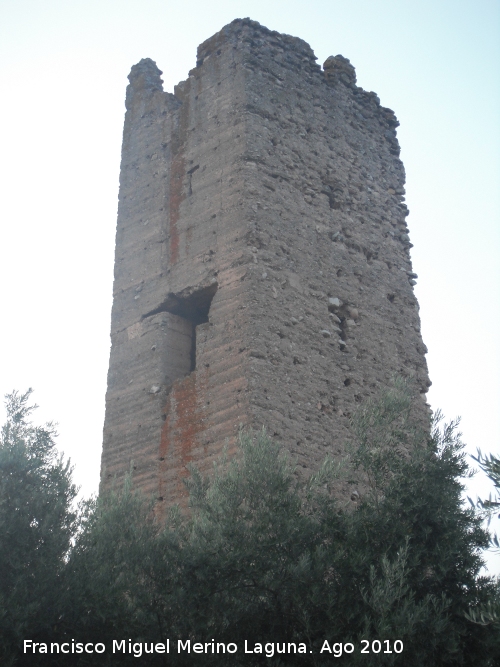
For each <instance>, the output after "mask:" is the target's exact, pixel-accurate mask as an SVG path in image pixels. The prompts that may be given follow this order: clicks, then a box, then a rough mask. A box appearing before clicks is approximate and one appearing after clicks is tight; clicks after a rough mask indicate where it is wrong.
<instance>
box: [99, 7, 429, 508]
mask: <svg viewBox="0 0 500 667" xmlns="http://www.w3.org/2000/svg"><path fill="white" fill-rule="evenodd" d="M160 76H161V72H160V70H159V69H158V68H157V67H156V65H155V63H153V61H151V60H149V59H145V60H142V61H141V62H140V63H139V64H137V65H135V66H134V67H133V68H132V71H131V73H130V76H129V80H130V85H129V87H128V89H127V99H126V109H127V110H126V116H125V127H124V139H123V149H122V166H121V177H120V196H119V211H118V226H117V236H116V259H115V282H114V299H113V312H112V330H111V340H112V347H111V357H110V367H109V375H108V392H107V396H106V420H105V426H104V444H103V456H102V485H103V486H104V487H106V486H108V485H109V484H110V483H111V481H112V480H114V479H115V478H117V479H118V480H120V479H121V478H122V477H123V475H124V474H126V473H127V472H128V471H129V469H130V467H131V466H132V467H133V475H134V481H135V484H137V485H138V486H139V487H140V488H142V489H144V491H145V492H146V493H152V494H155V496H156V497H157V498H158V499H159V502H160V503H164V504H165V505H167V504H169V503H172V502H175V501H182V499H183V498H184V497H185V489H184V485H183V482H182V479H183V478H184V477H185V476H186V475H187V474H188V471H187V465H188V464H189V463H190V462H194V463H196V464H197V465H198V466H200V467H201V468H202V469H204V470H207V469H208V468H209V467H211V464H212V462H213V460H214V459H215V458H216V457H217V456H218V455H219V454H220V452H221V450H222V448H223V446H224V444H225V443H226V442H228V443H229V445H230V446H231V445H232V444H233V443H234V441H235V437H236V434H237V432H238V429H239V428H240V426H241V425H243V426H247V427H252V428H260V427H262V426H265V427H266V428H267V430H268V432H269V434H270V435H272V436H273V437H274V438H277V439H278V440H279V441H280V442H282V443H283V445H284V446H285V447H286V448H287V449H288V450H289V451H290V452H291V453H292V454H293V455H294V457H295V458H296V460H297V462H298V465H299V469H305V470H306V471H311V470H314V469H315V468H317V467H318V466H319V464H320V463H321V461H322V460H323V459H324V457H325V456H326V455H327V454H332V455H339V454H341V453H342V449H343V446H344V444H345V442H346V441H347V440H348V439H349V423H350V417H351V415H352V413H353V412H354V411H355V409H356V408H357V406H359V405H360V404H361V403H362V402H363V401H364V400H366V399H367V398H369V397H370V396H374V395H377V394H379V393H380V391H381V389H383V388H384V387H386V386H388V385H389V384H390V382H391V378H392V377H393V376H394V375H402V376H405V377H411V378H413V381H414V386H415V388H416V392H417V393H420V394H421V396H422V398H423V399H424V400H420V399H418V401H416V403H415V406H414V410H415V414H416V416H417V418H419V419H421V420H422V421H423V422H425V421H426V420H427V419H428V406H426V404H425V392H426V391H427V388H428V386H429V385H430V382H429V379H428V374H427V366H426V362H425V356H424V355H425V352H426V348H425V346H424V344H423V342H422V338H421V334H420V322H419V316H418V304H417V301H416V298H415V295H414V292H413V285H414V284H415V278H416V275H415V274H414V273H413V271H412V266H411V260H410V255H409V250H410V247H411V244H410V241H409V237H408V228H407V226H406V217H407V215H408V210H407V207H406V205H405V204H404V181H405V175H404V168H403V165H402V163H401V161H400V160H399V145H398V142H397V139H396V129H395V128H396V127H397V126H398V121H397V120H396V117H395V116H394V113H393V112H392V111H391V110H390V109H386V108H384V107H382V106H381V105H380V102H379V99H378V97H377V96H376V95H375V93H368V92H365V91H364V90H362V89H361V88H359V87H357V86H356V76H355V71H354V68H353V67H352V65H351V64H350V63H349V61H348V60H347V59H346V58H343V57H342V56H336V57H330V58H328V59H327V61H326V62H325V63H324V66H323V68H321V67H320V66H319V65H318V64H317V63H316V58H315V56H314V53H313V52H312V50H311V48H310V47H309V45H308V44H306V43H305V42H304V41H302V40H300V39H298V38H295V37H290V36H288V35H281V34H278V33H276V32H272V31H269V30H267V29H266V28H264V27H263V26H261V25H259V24H258V23H256V22H254V21H250V20H249V19H244V20H236V21H234V22H233V23H231V24H230V25H228V26H226V27H225V28H224V29H223V30H221V32H219V33H217V34H216V35H214V36H213V37H212V38H211V39H209V40H207V41H206V42H204V43H203V44H202V45H201V46H200V47H199V49H198V59H197V66H196V68H195V69H193V70H192V71H191V72H190V73H189V77H188V79H187V80H186V81H184V82H182V83H181V84H179V85H178V86H177V87H176V89H175V91H174V95H171V94H169V93H165V92H163V89H162V82H161V78H160Z"/></svg>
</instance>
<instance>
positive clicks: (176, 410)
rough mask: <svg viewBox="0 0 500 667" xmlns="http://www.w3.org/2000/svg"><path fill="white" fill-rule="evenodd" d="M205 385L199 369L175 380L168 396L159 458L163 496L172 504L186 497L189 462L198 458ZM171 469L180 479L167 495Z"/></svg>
mask: <svg viewBox="0 0 500 667" xmlns="http://www.w3.org/2000/svg"><path fill="white" fill-rule="evenodd" d="M204 388H205V382H204V381H203V380H201V379H200V378H199V377H198V375H197V373H196V371H193V372H192V373H190V375H188V376H187V377H185V378H183V379H182V380H178V381H176V382H175V383H174V385H173V387H172V390H171V392H170V394H169V396H168V400H167V406H166V419H165V424H164V426H163V429H162V433H161V439H160V448H159V458H160V471H159V472H160V475H159V497H160V498H163V500H164V501H167V503H168V504H171V503H172V501H174V502H175V501H176V500H177V501H178V500H180V499H181V498H183V497H184V498H185V497H186V490H185V487H184V484H183V483H182V479H183V478H184V477H187V476H188V474H189V471H188V469H187V465H188V463H190V462H191V461H194V460H195V459H196V453H195V450H196V447H197V444H198V443H197V436H198V434H199V433H200V432H201V431H202V430H203V426H204V421H205V412H204V409H203V405H202V400H200V398H201V396H202V395H203V391H204ZM170 470H173V471H175V473H174V474H175V475H176V476H177V480H176V483H174V484H172V483H170V484H168V488H169V491H170V494H171V493H172V491H174V493H175V496H173V497H172V498H170V497H169V498H166V497H165V493H166V488H167V483H166V479H167V476H168V473H169V471H170Z"/></svg>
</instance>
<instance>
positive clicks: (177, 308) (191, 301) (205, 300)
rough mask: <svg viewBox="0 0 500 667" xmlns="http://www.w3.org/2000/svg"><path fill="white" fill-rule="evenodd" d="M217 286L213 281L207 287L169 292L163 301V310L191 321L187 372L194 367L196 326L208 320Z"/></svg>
mask: <svg viewBox="0 0 500 667" xmlns="http://www.w3.org/2000/svg"><path fill="white" fill-rule="evenodd" d="M217 287H218V285H217V283H213V284H212V285H208V286H207V287H200V288H199V289H195V290H193V291H191V292H190V293H188V294H182V295H181V294H169V296H168V298H167V300H166V302H165V306H164V310H166V311H167V312H168V313H172V314H173V315H177V316H178V317H182V318H183V319H185V320H187V321H188V322H190V323H191V327H192V335H191V342H190V344H191V349H190V350H189V355H190V359H191V364H190V369H189V372H192V371H194V370H195V369H196V327H197V326H198V325H199V324H205V323H206V322H208V313H209V311H210V306H211V305H212V299H213V298H214V295H215V293H216V292H217ZM186 352H187V350H186Z"/></svg>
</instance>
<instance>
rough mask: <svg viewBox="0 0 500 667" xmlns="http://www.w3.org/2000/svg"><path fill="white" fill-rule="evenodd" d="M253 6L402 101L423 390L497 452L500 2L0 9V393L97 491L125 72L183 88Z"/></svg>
mask: <svg viewBox="0 0 500 667" xmlns="http://www.w3.org/2000/svg"><path fill="white" fill-rule="evenodd" d="M245 16H249V17H250V18H252V19H254V20H256V21H259V22H260V23H262V24H263V25H265V26H267V27H268V28H270V29H273V30H278V31H279V32H285V33H288V34H291V35H295V36H298V37H301V38H302V39H304V40H306V41H307V42H308V43H309V44H310V45H311V47H312V48H313V50H314V51H315V53H316V55H317V56H318V61H319V62H320V63H322V62H323V61H324V60H325V59H326V58H327V57H328V56H329V55H336V54H338V53H341V54H342V55H344V56H345V57H347V58H349V59H350V61H351V62H352V64H353V65H354V66H355V67H356V71H357V77H358V85H360V86H362V87H363V88H365V89H366V90H374V91H375V92H376V93H377V94H378V95H379V97H380V100H381V103H382V105H384V106H387V107H390V108H392V109H394V111H395V112H396V115H397V117H398V119H399V121H400V123H401V126H400V127H399V128H398V138H399V141H400V144H401V149H402V150H401V158H402V160H403V162H404V164H405V168H406V173H407V184H406V190H407V204H408V207H409V209H410V216H409V218H408V224H409V227H410V238H411V241H412V243H413V244H414V248H413V249H412V260H413V266H414V270H415V272H416V273H417V274H418V275H419V280H418V284H417V286H416V288H415V290H416V294H417V297H418V299H419V302H420V307H421V310H420V315H421V319H422V331H423V337H424V342H425V343H426V345H427V347H428V348H429V353H428V355H427V361H428V364H429V371H430V377H431V380H432V382H433V385H432V387H431V390H430V392H429V394H428V400H429V401H430V403H431V405H432V407H433V409H436V408H438V407H440V408H441V409H442V410H443V411H444V413H445V415H446V416H447V417H448V418H452V417H455V416H457V415H461V416H462V431H463V434H464V439H465V441H466V442H467V443H468V448H469V451H471V452H475V450H476V448H477V447H480V448H481V449H482V450H483V451H484V452H496V453H497V454H498V453H500V446H499V443H500V419H499V406H500V382H499V378H500V372H499V371H500V368H499V366H500V363H499V358H500V354H499V351H500V344H499V341H500V262H499V257H500V214H499V210H500V206H499V205H500V122H499V121H500V2H498V0H497V1H494V0H308V1H307V2H306V1H303V2H302V1H301V2H299V1H296V0H295V1H294V0H287V1H283V0H266V2H264V1H262V0H255V1H246V0H235V1H229V0H226V1H223V0H213V1H212V2H206V0H205V1H203V2H202V1H200V0H191V1H190V2H185V3H180V2H172V1H171V0H162V1H160V0H43V1H42V0H0V89H1V91H2V94H3V103H2V105H1V107H0V147H1V161H0V162H1V164H0V169H1V174H0V189H1V193H0V279H1V285H2V296H3V299H2V301H3V308H2V319H3V322H2V327H1V334H0V371H1V372H0V392H1V394H4V393H6V392H8V391H11V390H12V389H14V388H17V389H20V390H24V389H26V388H27V387H29V386H32V387H33V388H34V389H35V400H36V402H37V403H38V404H39V405H40V410H39V411H38V418H39V419H40V420H45V419H53V420H55V421H57V422H58V423H59V432H60V437H59V447H60V449H61V450H62V451H64V453H65V454H66V455H67V456H70V457H71V460H72V462H73V464H74V466H75V479H76V481H77V483H78V484H79V485H80V486H81V487H82V493H83V495H86V496H87V495H89V494H90V493H92V492H95V491H96V490H97V485H98V479H99V465H100V452H101V438H102V424H103V418H104V396H105V391H106V373H107V365H108V356H109V325H110V312H111V295H112V277H113V259H114V235H115V226H116V209H117V197H118V176H119V164H120V146H121V133H122V127H123V115H124V100H125V87H126V85H127V75H128V73H129V71H130V68H131V66H132V65H133V64H134V63H136V62H138V61H139V60H140V59H141V58H145V57H150V58H152V59H153V60H155V61H156V63H157V65H158V66H159V68H160V69H161V70H163V79H164V81H165V85H164V87H165V90H168V91H170V92H173V86H174V85H175V84H176V83H178V82H179V81H181V80H183V79H185V78H187V74H188V71H189V70H190V69H191V68H193V67H194V66H195V62H196V47H197V45H198V44H199V43H201V42H202V41H204V40H205V39H207V38H208V37H210V36H211V35H212V34H214V33H215V32H217V31H219V30H220V29H221V28H222V27H223V26H224V25H226V24H227V23H229V22H230V21H232V20H233V19H234V18H242V17H245ZM490 488H491V487H490V486H489V485H488V482H487V480H485V478H481V479H477V480H476V481H475V482H472V485H471V490H470V494H471V495H472V496H473V497H475V496H476V494H477V492H480V493H482V494H483V495H487V493H488V492H489V491H490ZM498 523H499V522H497V525H496V529H497V532H499V533H500V530H499V525H498ZM499 561H500V556H492V557H490V558H489V564H490V568H491V569H492V570H496V571H499V570H500V564H499Z"/></svg>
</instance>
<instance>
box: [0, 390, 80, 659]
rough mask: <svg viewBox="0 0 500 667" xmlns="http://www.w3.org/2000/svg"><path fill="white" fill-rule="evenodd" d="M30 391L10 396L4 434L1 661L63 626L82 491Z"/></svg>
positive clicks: (0, 443) (0, 454) (0, 466)
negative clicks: (38, 420) (37, 416)
mask: <svg viewBox="0 0 500 667" xmlns="http://www.w3.org/2000/svg"><path fill="white" fill-rule="evenodd" d="M30 394H31V390H29V391H27V392H26V393H25V394H19V393H17V392H14V393H12V394H10V395H8V396H6V399H7V400H6V408H7V421H6V423H5V424H4V426H3V428H2V431H1V435H0V573H1V576H0V659H1V662H2V664H5V665H8V664H11V661H12V660H13V657H12V656H13V655H14V652H15V650H16V648H17V647H18V646H19V645H20V644H21V643H22V640H23V639H24V638H25V637H28V636H29V637H32V638H35V637H37V636H39V635H41V634H44V635H45V634H46V633H47V631H48V628H50V627H51V624H52V623H55V622H56V619H57V615H58V609H59V599H60V594H61V591H62V575H63V571H64V567H65V557H66V555H67V553H68V550H69V547H70V540H71V537H72V535H73V533H74V527H75V514H74V513H73V512H72V510H71V503H72V501H73V499H74V497H75V495H76V488H75V486H74V485H73V484H72V482H71V470H70V467H69V463H65V462H64V461H63V460H62V458H60V457H58V456H57V454H56V451H55V446H54V436H55V428H54V425H53V424H51V423H49V424H45V426H34V425H33V424H32V422H31V421H30V415H31V413H32V411H33V410H34V409H35V407H36V406H28V400H29V397H30Z"/></svg>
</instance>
